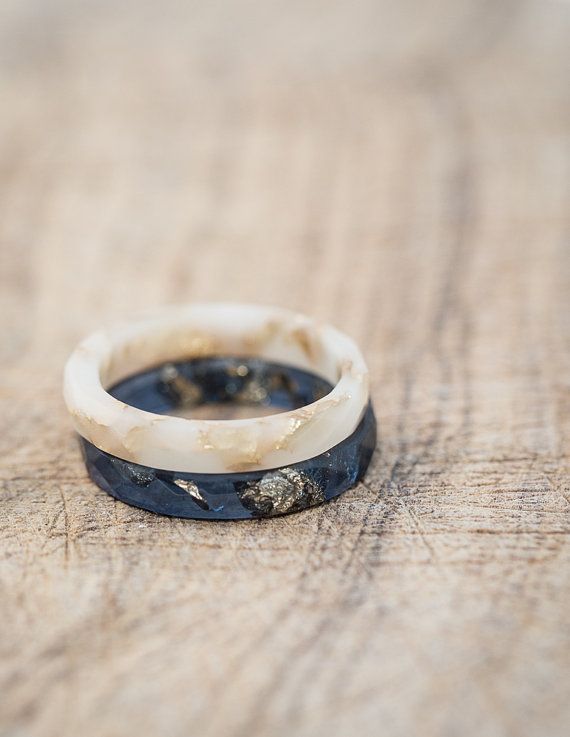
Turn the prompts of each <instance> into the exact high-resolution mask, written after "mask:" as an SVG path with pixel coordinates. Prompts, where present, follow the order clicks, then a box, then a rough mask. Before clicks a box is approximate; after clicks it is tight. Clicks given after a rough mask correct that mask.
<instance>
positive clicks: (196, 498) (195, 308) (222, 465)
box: [64, 304, 376, 519]
mask: <svg viewBox="0 0 570 737" xmlns="http://www.w3.org/2000/svg"><path fill="white" fill-rule="evenodd" d="M64 396H65V401H66V404H67V407H68V409H69V412H70V414H71V417H72V420H73V424H74V426H75V429H76V430H77V432H78V433H79V435H80V436H81V438H82V448H83V453H84V457H85V461H86V465H87V469H88V472H89V474H90V476H91V478H92V479H93V481H95V483H97V484H98V486H100V487H101V488H102V489H104V490H105V491H106V492H107V493H109V494H111V495H112V496H113V497H115V498H116V499H119V500H121V501H124V502H126V503H128V504H131V505H134V506H137V507H141V508H143V509H147V510H150V511H153V512H158V513H160V514H166V515H170V516H176V517H187V518H195V519H247V518H251V517H271V516H275V515H280V514H286V513H288V512H294V511H300V510H301V509H305V508H307V507H311V506H314V505H316V504H319V503H321V502H323V501H326V500H328V499H331V498H332V497H334V496H337V495H338V494H340V493H342V492H343V491H345V490H346V489H348V488H350V487H351V486H353V485H354V484H355V483H356V482H357V481H358V480H359V479H360V478H362V476H363V475H364V473H365V471H366V469H367V467H368V464H369V462H370V458H371V456H372V452H373V450H374V447H375V444H376V422H375V418H374V412H373V409H372V406H371V403H370V400H369V388H368V370H367V368H366V364H365V363H364V360H363V358H362V356H361V354H360V351H359V350H358V348H357V347H356V345H355V344H354V342H353V341H352V340H351V339H350V338H348V337H347V336H345V335H344V334H342V333H341V332H339V331H338V330H336V329H335V328H333V327H331V326H328V325H320V324H318V323H316V322H315V321H313V320H311V319H309V318H307V317H305V316H303V315H300V314H298V313H295V312H290V311H288V310H284V309H280V308H275V307H261V306H258V305H239V304H200V305H190V306H188V307H183V308H180V307H177V308H167V309H163V310H161V311H159V312H158V313H154V314H152V315H149V316H146V317H144V318H141V319H139V320H137V321H135V322H131V323H126V324H119V325H117V326H115V327H112V328H109V329H106V330H102V331H99V332H97V333H95V334H93V335H91V336H90V337H89V338H87V339H86V340H84V341H83V342H82V343H80V344H79V346H78V347H77V348H76V350H75V351H74V352H73V354H72V355H71V357H70V358H69V360H68V362H67V364H66V367H65V378H64ZM212 404H218V405H222V404H223V405H228V406H230V407H231V408H233V409H234V410H235V409H236V408H239V407H244V406H245V405H255V406H259V407H260V409H263V408H267V407H268V408H270V409H271V410H278V411H277V412H276V413H275V414H270V415H267V414H263V413H260V416H256V417H253V418H251V417H249V418H245V419H244V418H238V419H221V420H220V419H196V418H195V417H191V418H187V417H181V416H174V413H180V412H182V411H183V412H185V413H188V412H190V413H195V412H196V409H197V408H199V407H200V406H201V405H212Z"/></svg>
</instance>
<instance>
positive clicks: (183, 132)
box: [0, 0, 570, 737]
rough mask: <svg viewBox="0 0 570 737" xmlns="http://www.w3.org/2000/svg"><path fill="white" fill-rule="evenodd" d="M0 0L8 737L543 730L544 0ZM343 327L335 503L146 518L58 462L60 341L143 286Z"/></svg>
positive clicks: (551, 368)
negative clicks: (362, 360) (355, 403)
mask: <svg viewBox="0 0 570 737" xmlns="http://www.w3.org/2000/svg"><path fill="white" fill-rule="evenodd" d="M116 5H117V4H114V3H107V2H104V3H98V2H94V1H93V2H88V3H84V4H83V3H82V4H80V5H77V4H73V3H71V2H69V1H68V0H58V1H57V2H54V3H50V4H49V5H48V4H44V3H41V2H39V0H33V1H32V0H25V1H24V2H22V0H18V2H16V1H15V0H9V1H8V2H6V3H4V7H3V9H2V11H1V20H0V60H1V64H0V88H1V90H2V95H1V97H0V111H1V114H0V192H1V195H0V208H1V213H2V215H1V217H0V279H1V290H0V305H1V313H0V314H1V315H2V320H1V325H0V329H1V335H0V362H1V365H2V382H1V387H0V489H1V491H0V500H1V509H2V514H1V515H0V531H1V536H0V539H1V540H2V542H1V543H0V552H1V554H2V555H1V560H2V563H1V565H0V614H1V618H2V623H3V624H2V635H1V636H0V694H1V700H0V734H3V735H4V734H5V735H10V737H14V736H17V737H35V736H36V735H41V736H42V737H52V735H53V736H54V737H56V736H57V737H67V735H73V736H75V735H84V736H85V737H99V736H101V737H103V736H105V737H111V736H114V735H124V734H130V733H133V734H135V733H137V734H140V735H149V736H150V735H161V736H162V735H169V736H172V737H187V735H188V734H194V733H196V734H200V736H201V737H209V736H212V737H218V736H219V735H223V736H224V737H227V736H228V735H232V736H233V737H238V736H241V735H248V737H252V736H253V735H267V734H271V735H272V736H273V737H278V736H280V735H284V736H285V735H287V736H289V735H291V734H295V735H301V736H302V735H307V736H308V735H311V736H312V737H313V736H314V735H327V737H334V736H335V735H338V736H339V737H340V736H344V735H347V734H358V735H371V736H372V735H377V734H378V733H379V732H380V733H382V734H386V735H390V737H400V736H402V737H403V736H406V737H409V735H416V734H418V735H419V734H421V735H422V737H432V736H433V737H435V736H439V735H450V736H455V735H462V736H463V737H470V736H471V735H473V736H474V735H477V737H499V736H501V737H502V736H503V735H517V737H519V736H520V737H562V735H565V734H566V733H567V731H568V727H569V725H570V709H569V706H568V703H569V698H568V696H569V694H568V676H569V667H570V629H569V627H568V622H567V612H568V608H569V606H570V594H569V583H570V565H569V564H570V544H569V539H568V538H569V534H570V519H569V506H570V488H569V482H568V478H569V465H570V463H569V458H570V445H569V443H570V383H569V379H568V377H569V376H570V352H569V350H568V349H569V347H570V346H569V343H570V330H569V315H570V311H569V300H568V294H569V287H570V258H569V246H568V205H567V202H568V182H569V171H568V155H567V153H568V148H567V146H568V135H567V131H568V117H569V113H570V96H569V94H568V89H569V87H568V77H567V75H565V69H567V64H568V38H569V30H570V29H569V21H570V19H569V13H568V7H567V6H566V4H564V3H563V2H544V3H539V2H532V1H531V2H528V3H524V4H523V3H512V2H506V1H505V2H498V3H492V4H487V3H475V2H472V1H469V0H462V2H459V3H457V2H451V0H444V2H441V3H431V2H428V3H419V2H411V0H410V1H409V2H405V3H399V4H393V3H375V2H372V1H371V0H359V1H358V2H356V3H341V2H339V3H327V4H324V5H322V6H321V5H319V4H317V3H306V2H303V3H301V2H292V3H288V4H287V7H281V6H279V5H278V4H267V3H243V2H236V3H224V2H221V0H213V2H209V3H207V4H205V3H185V4H182V5H180V4H178V3H175V2H172V1H170V0H169V1H168V2H166V3H161V4H160V5H154V4H152V3H140V2H139V3H135V4H129V3H124V4H119V7H116ZM221 298H223V299H240V300H253V301H258V302H271V303H277V304H282V305H284V306H289V307H294V308H298V309H301V310H303V311H306V312H310V313H311V314H313V315H315V316H317V317H321V318H325V319H327V320H329V321H332V322H335V323H337V324H338V325H339V327H341V328H342V329H344V330H346V331H347V332H349V333H351V334H352V335H354V337H355V338H356V339H357V340H358V341H359V342H360V343H361V345H362V347H363V349H364V351H365V353H366V355H367V358H368V361H369V364H370V367H371V370H372V374H373V392H374V399H375V402H376V407H377V412H378V416H379V420H380V423H381V448H380V451H379V452H378V453H377V454H376V456H375V459H374V462H373V466H372V468H371V471H370V473H369V475H368V477H367V479H366V482H365V483H364V484H362V485H360V486H359V487H358V488H357V489H355V490H353V491H351V492H349V493H347V494H346V495H344V496H343V497H342V498H340V499H339V500H338V501H336V502H335V503H332V504H329V505H327V506H324V507H322V508H319V509H315V510H312V511H308V512H306V513H303V514H299V515H295V516H292V517H289V518H284V519H277V520H269V521H260V522H256V523H254V524H243V523H227V524H209V523H199V522H187V521H180V520H169V519H163V518H160V517H156V516H153V515H150V514H147V513H144V512H142V511H139V510H135V509H132V508H129V507H127V506H124V505H121V504H118V503H115V502H113V501H112V500H111V499H110V498H108V497H107V496H105V495H104V494H103V493H102V492H100V491H99V490H98V489H97V488H95V487H94V486H93V485H92V484H91V483H90V482H89V481H88V480H87V479H86V477H85V472H84V469H83V465H82V462H81V459H80V456H79V452H78V448H77V445H76V442H75V439H74V437H73V435H72V433H71V430H70V426H69V423H68V421H67V418H66V415H65V411H64V408H63V403H62V400H61V399H60V383H61V368H62V365H63V362H64V360H65V357H66V355H67V354H68V352H69V351H70V350H71V348H72V347H73V345H74V343H75V341H76V340H77V339H78V338H79V337H81V336H82V335H83V334H85V333H86V332H88V331H89V330H90V329H92V328H94V327H96V326H97V325H99V324H100V323H102V322H105V321H108V320H113V319H116V318H117V317H122V316H125V315H128V314H130V313H131V312H133V311H136V310H137V309H139V308H141V307H143V306H146V305H148V304H149V303H165V302H181V301H188V300H192V299H221Z"/></svg>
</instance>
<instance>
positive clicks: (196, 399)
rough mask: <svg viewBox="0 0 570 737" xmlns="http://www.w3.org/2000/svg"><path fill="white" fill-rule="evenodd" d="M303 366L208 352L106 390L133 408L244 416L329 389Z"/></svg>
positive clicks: (305, 400)
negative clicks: (216, 354)
mask: <svg viewBox="0 0 570 737" xmlns="http://www.w3.org/2000/svg"><path fill="white" fill-rule="evenodd" d="M332 388H333V386H332V384H330V382H328V381H327V380H326V379H323V378H322V377H320V376H317V375H316V374H312V373H310V372H308V371H305V370H303V369H297V368H294V367H292V366H286V365H283V364H277V363H271V362H268V361H263V360H262V359H258V358H239V357H238V358H236V357H208V358H194V359H190V360H187V361H177V362H173V363H165V364H163V365H161V366H158V367H156V368H153V369H150V370H149V371H145V372H143V373H141V374H137V375H136V376H133V377H130V378H128V379H125V380H123V381H121V382H120V383H119V384H117V385H115V386H114V387H112V388H111V389H110V390H109V393H110V394H111V395H112V396H114V397H116V398H117V399H120V400H121V401H123V402H125V404H130V405H132V406H133V407H136V408H137V409H142V410H145V411H147V412H154V413H156V414H167V415H172V416H175V417H185V418H191V419H200V420H206V419H208V420H209V419H221V420H226V419H228V420H229V419H246V418H251V417H262V416H266V415H271V414H276V413H278V412H285V411H288V410H292V409H297V408H298V407H303V406H305V405H307V404H311V403H312V402H315V401H317V400H318V399H320V398H321V397H324V396H325V395H326V394H328V393H329V392H330V391H331V390H332Z"/></svg>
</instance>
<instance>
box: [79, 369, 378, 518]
mask: <svg viewBox="0 0 570 737" xmlns="http://www.w3.org/2000/svg"><path fill="white" fill-rule="evenodd" d="M331 388H332V387H331V385H330V384H329V383H328V382H327V381H325V380H324V379H322V378H320V377H318V376H316V375H314V374H311V373H309V372H307V371H302V370H300V369H295V368H292V367H290V366H283V365H280V364H273V363H268V362H266V361H262V360H260V359H251V358H243V359H242V358H200V359H193V360H191V361H186V362H181V363H176V364H167V365H165V366H161V367H158V368H155V369H152V370H150V371H146V372H144V373H141V374H138V375H136V376H133V377H131V378H129V379H126V380H125V381H122V382H121V383H120V384H118V385H117V386H115V387H113V388H112V389H111V390H110V394H112V395H113V396H115V397H116V398H118V399H121V400H122V401H123V402H125V403H127V404H130V405H132V406H135V407H137V408H139V409H143V410H146V411H149V412H156V413H161V414H162V413H168V412H172V411H176V410H179V409H180V408H181V407H186V408H188V407H196V406H199V405H200V404H204V403H212V402H214V403H225V402H231V403H242V404H243V403H247V404H252V403H253V404H260V405H266V406H271V407H278V408H279V409H283V410H289V409H295V408H297V407H302V406H304V405H306V404H310V403H311V402H314V401H316V400H317V399H319V398H320V397H322V396H324V395H325V394H327V393H328V392H329V391H330V390H331ZM81 442H82V448H83V453H84V457H85V462H86V465H87V469H88V471H89V475H90V476H91V478H92V479H93V481H95V483H96V484H97V485H98V486H100V487H101V488H102V489H104V490H105V491H106V492H107V493H108V494H110V495H111V496H113V497H115V499H119V500H120V501H123V502H126V503H127V504H131V505H133V506H135V507H141V508H142V509H147V510H149V511H151V512H157V513H159V514H165V515H169V516H173V517H185V518H191V519H218V520H221V519H226V520H229V519H249V518H252V517H273V516H276V515H280V514H287V513H289V512H297V511H300V510H302V509H306V508H307V507H311V506H315V505H316V504H320V503H321V502H324V501H326V500H328V499H332V498H333V497H335V496H338V495H339V494H341V493H342V492H343V491H346V490H347V489H349V488H350V487H352V486H354V484H355V483H356V482H357V481H358V480H359V479H361V478H362V476H363V475H364V473H365V472H366V469H367V467H368V464H369V462H370V459H371V457H372V453H373V451H374V447H375V445H376V421H375V418H374V412H373V409H372V405H371V404H369V405H368V407H367V409H366V411H365V413H364V416H363V418H362V420H361V421H360V424H359V425H358V427H357V428H356V430H355V431H354V432H353V433H352V435H350V436H349V437H348V438H346V439H345V440H343V441H342V442H341V443H339V444H338V445H336V446H334V447H333V448H331V449H330V450H328V451H326V452H325V453H322V454H321V455H319V456H316V457H315V458H310V459H308V460H306V461H302V462H300V463H294V464H291V465H290V466H287V467H285V468H280V469H273V470H269V471H267V470H266V471H248V472H243V473H228V474H199V473H183V472H177V471H164V470H158V469H154V468H150V467H148V466H140V465H137V464H134V463H130V462H127V461H123V460H121V459H119V458H116V457H115V456H113V455H111V454H109V453H106V452H104V451H102V450H99V449H98V448H96V447H95V446H94V445H92V444H91V443H89V442H88V441H87V440H84V439H82V440H81Z"/></svg>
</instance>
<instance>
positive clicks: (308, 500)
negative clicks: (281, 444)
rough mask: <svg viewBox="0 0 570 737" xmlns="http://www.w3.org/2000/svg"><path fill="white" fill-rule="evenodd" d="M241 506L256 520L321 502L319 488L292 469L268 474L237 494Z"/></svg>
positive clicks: (306, 477) (295, 510) (296, 510)
mask: <svg viewBox="0 0 570 737" xmlns="http://www.w3.org/2000/svg"><path fill="white" fill-rule="evenodd" d="M238 497H239V499H240V501H241V503H242V504H243V506H244V507H245V508H246V509H248V510H249V511H250V512H252V513H253V514H254V515H256V516H259V517H274V516H276V515H279V514H287V513H288V512H299V511H301V510H302V509H306V508H307V507H312V506H314V505H315V504H320V503H321V502H324V500H325V496H324V494H323V491H322V489H321V487H320V486H319V485H318V484H316V483H315V482H314V481H313V480H312V479H311V478H310V477H309V476H308V475H307V474H306V473H303V472H302V471H298V470H297V469H295V468H280V469H278V470H277V471H269V472H268V473H266V474H265V475H264V476H263V477H262V478H261V479H260V480H259V481H254V482H250V483H248V484H246V485H245V486H244V487H243V488H242V489H240V490H239V491H238Z"/></svg>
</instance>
